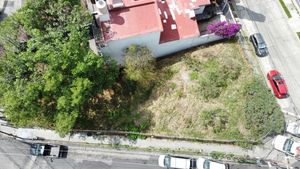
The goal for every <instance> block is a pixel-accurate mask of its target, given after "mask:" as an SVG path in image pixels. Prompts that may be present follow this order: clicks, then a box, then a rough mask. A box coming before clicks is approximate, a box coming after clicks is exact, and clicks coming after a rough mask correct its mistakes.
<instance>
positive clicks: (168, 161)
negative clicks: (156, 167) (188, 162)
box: [164, 156, 171, 167]
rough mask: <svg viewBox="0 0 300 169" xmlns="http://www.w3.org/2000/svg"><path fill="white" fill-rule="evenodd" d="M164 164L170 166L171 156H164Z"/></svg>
mask: <svg viewBox="0 0 300 169" xmlns="http://www.w3.org/2000/svg"><path fill="white" fill-rule="evenodd" d="M164 164H165V166H166V167H170V165H171V157H170V156H166V157H165V159H164Z"/></svg>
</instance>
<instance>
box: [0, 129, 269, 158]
mask: <svg viewBox="0 0 300 169" xmlns="http://www.w3.org/2000/svg"><path fill="white" fill-rule="evenodd" d="M0 130H1V131H2V132H4V133H7V134H10V135H13V136H15V137H17V138H20V139H32V140H36V139H41V140H43V139H45V140H52V141H69V142H74V143H94V144H106V145H112V144H113V145H123V146H132V147H137V148H151V147H152V148H155V149H169V150H186V151H189V150H190V151H193V152H203V153H211V152H213V151H217V152H223V153H227V154H234V155H240V156H246V155H248V156H250V157H253V158H254V157H265V156H267V155H268V154H269V153H270V151H271V150H272V148H271V146H270V144H266V145H264V146H255V147H254V148H253V149H252V150H248V149H243V148H241V147H238V146H234V145H224V144H205V143H199V142H188V141H176V140H166V139H155V138H147V139H136V140H134V141H133V140H130V139H128V138H127V137H122V136H107V135H105V136H104V135H88V133H86V132H78V133H74V134H71V135H70V134H68V135H66V136H65V137H60V136H59V135H58V134H57V133H56V132H55V131H53V130H44V129H31V128H18V129H15V128H12V127H9V126H5V125H0Z"/></svg>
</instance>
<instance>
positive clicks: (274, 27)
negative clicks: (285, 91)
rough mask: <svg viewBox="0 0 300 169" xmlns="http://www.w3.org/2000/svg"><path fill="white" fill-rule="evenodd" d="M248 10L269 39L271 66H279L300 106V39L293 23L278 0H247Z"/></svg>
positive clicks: (296, 102)
mask: <svg viewBox="0 0 300 169" xmlns="http://www.w3.org/2000/svg"><path fill="white" fill-rule="evenodd" d="M245 2H247V5H248V9H247V10H248V14H249V15H250V17H251V20H252V21H253V22H254V23H255V24H254V25H255V27H256V29H257V30H258V32H260V33H262V35H263V37H264V39H265V40H266V43H267V46H268V49H269V57H270V60H271V61H270V63H271V64H272V65H271V67H270V68H271V69H277V70H279V71H280V72H281V73H282V75H283V76H284V78H285V80H286V83H287V85H288V88H289V93H290V99H292V101H293V103H294V105H295V109H296V111H298V113H299V110H300V41H299V39H298V37H297V35H296V33H295V32H294V31H293V30H292V28H291V27H290V25H289V24H290V23H289V22H288V19H287V17H286V16H285V13H284V12H283V10H282V9H281V6H280V5H279V2H278V0H263V1H257V0H246V1H245Z"/></svg>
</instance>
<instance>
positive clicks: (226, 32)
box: [207, 21, 241, 38]
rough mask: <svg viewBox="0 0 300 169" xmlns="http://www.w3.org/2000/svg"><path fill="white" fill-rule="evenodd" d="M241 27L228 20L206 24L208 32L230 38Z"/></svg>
mask: <svg viewBox="0 0 300 169" xmlns="http://www.w3.org/2000/svg"><path fill="white" fill-rule="evenodd" d="M240 29H241V25H240V24H236V23H228V22H225V21H223V22H216V23H213V24H211V25H208V26H207V30H208V31H209V32H210V33H215V34H216V35H218V36H221V37H223V38H231V37H233V36H235V35H236V33H237V32H238V31H239V30H240Z"/></svg>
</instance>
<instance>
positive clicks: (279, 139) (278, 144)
mask: <svg viewBox="0 0 300 169" xmlns="http://www.w3.org/2000/svg"><path fill="white" fill-rule="evenodd" d="M287 139H289V138H288V137H285V136H282V135H278V136H276V137H275V138H274V140H273V146H274V148H275V149H279V150H283V145H284V143H285V141H286V140H287Z"/></svg>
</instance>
